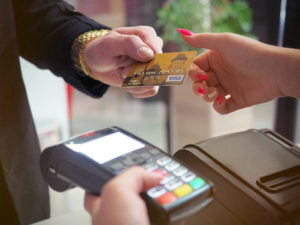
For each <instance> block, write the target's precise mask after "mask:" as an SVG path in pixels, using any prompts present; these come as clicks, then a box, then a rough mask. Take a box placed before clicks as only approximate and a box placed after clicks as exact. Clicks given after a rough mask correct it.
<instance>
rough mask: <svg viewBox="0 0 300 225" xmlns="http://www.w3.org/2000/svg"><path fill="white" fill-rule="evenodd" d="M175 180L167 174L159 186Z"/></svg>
mask: <svg viewBox="0 0 300 225" xmlns="http://www.w3.org/2000/svg"><path fill="white" fill-rule="evenodd" d="M174 178H175V176H174V175H171V174H168V176H167V177H165V178H164V179H162V180H161V182H160V183H161V184H166V183H168V182H169V181H171V180H173V179H174Z"/></svg>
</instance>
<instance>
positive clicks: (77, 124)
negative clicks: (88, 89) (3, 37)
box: [21, 0, 300, 217]
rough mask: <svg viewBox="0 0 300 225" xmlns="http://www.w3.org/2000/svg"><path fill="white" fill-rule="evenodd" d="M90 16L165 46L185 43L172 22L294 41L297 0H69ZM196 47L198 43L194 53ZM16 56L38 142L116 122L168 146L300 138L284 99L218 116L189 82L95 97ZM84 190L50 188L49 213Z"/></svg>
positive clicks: (69, 207) (292, 108)
mask: <svg viewBox="0 0 300 225" xmlns="http://www.w3.org/2000/svg"><path fill="white" fill-rule="evenodd" d="M68 2H69V3H71V4H72V5H74V7H75V8H76V9H77V10H78V11H80V12H82V13H84V14H85V15H87V16H89V17H91V18H93V19H95V20H96V21H98V22H100V23H102V24H105V25H108V26H110V27H112V28H115V27H121V26H137V25H149V26H153V27H154V28H155V29H156V31H157V33H158V34H159V35H160V36H161V37H162V38H163V40H164V52H172V51H184V50H188V49H190V47H188V46H186V45H185V44H184V43H183V42H182V41H181V38H180V37H181V36H180V34H179V33H177V31H176V28H186V29H189V30H192V31H193V32H205V31H213V32H234V33H239V34H242V35H245V36H249V37H252V38H256V39H258V40H260V41H263V42H265V43H269V44H273V45H281V46H287V47H294V48H299V47H300V31H299V27H300V18H299V16H300V14H299V12H300V4H299V3H300V2H299V0H287V1H285V0H282V1H281V0H262V1H255V0H236V1H233V0H232V1H231V0H151V1H149V0H68ZM200 51H203V50H198V52H200ZM21 60H22V70H23V75H24V81H25V85H26V88H27V93H28V96H29V101H30V105H31V110H32V113H33V115H34V120H35V124H36V127H37V131H38V134H39V138H40V143H41V148H42V149H44V148H45V147H47V146H49V145H52V144H56V143H57V142H59V141H61V140H63V139H67V138H69V137H71V136H73V135H77V134H80V133H84V132H87V131H90V130H97V129H102V128H106V127H109V126H113V125H114V126H119V127H122V128H124V129H127V130H128V131H131V132H132V133H134V134H136V135H138V136H140V137H141V138H143V139H145V140H147V141H149V142H150V143H152V144H154V145H156V146H158V147H160V148H161V149H163V150H165V151H167V152H170V153H174V152H176V151H177V150H179V149H180V148H182V147H183V146H184V145H186V144H190V143H195V142H198V141H201V140H204V139H207V138H211V137H215V136H218V135H222V134H227V133H232V132H238V131H244V130H247V129H251V128H255V129H261V128H269V129H272V130H276V131H277V132H279V133H280V134H282V135H283V136H285V137H287V138H289V139H290V140H292V141H294V142H297V143H300V137H299V136H300V119H299V114H300V113H299V112H300V104H297V103H298V102H297V100H295V99H293V98H283V99H280V100H276V101H272V102H269V103H265V104H261V105H258V106H254V107H251V108H246V109H243V110H239V111H237V112H234V113H231V114H230V115H219V114H217V113H216V112H214V110H213V108H212V106H211V105H210V104H207V103H205V102H203V101H202V99H201V97H197V96H196V95H194V94H193V92H192V89H191V84H192V83H191V81H190V80H189V79H186V80H185V82H184V84H183V85H181V86H176V87H161V88H160V92H159V94H158V95H157V96H155V97H152V98H149V99H134V98H132V97H130V96H129V95H128V94H127V93H126V92H125V91H124V90H122V88H115V87H111V88H110V89H109V90H108V92H107V93H106V94H105V96H104V97H103V98H101V99H92V98H90V97H88V96H86V95H84V94H82V93H80V92H78V91H77V90H74V89H73V88H71V87H70V86H68V85H67V84H66V83H64V82H63V80H61V79H60V78H57V77H55V76H53V74H51V73H50V72H49V71H45V70H39V69H37V68H36V67H34V66H33V65H31V64H29V63H28V62H26V61H25V60H23V59H21ZM82 200H83V191H82V190H80V189H78V188H76V189H74V190H71V191H68V192H66V193H55V192H53V191H51V216H53V217H55V216H59V215H64V214H66V213H69V212H72V211H76V210H80V209H82V208H83V204H82Z"/></svg>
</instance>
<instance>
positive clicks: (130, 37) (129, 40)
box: [124, 35, 139, 45]
mask: <svg viewBox="0 0 300 225" xmlns="http://www.w3.org/2000/svg"><path fill="white" fill-rule="evenodd" d="M124 41H125V44H126V45H135V44H136V43H137V42H139V38H138V37H137V36H136V35H128V36H126V37H125V39H124Z"/></svg>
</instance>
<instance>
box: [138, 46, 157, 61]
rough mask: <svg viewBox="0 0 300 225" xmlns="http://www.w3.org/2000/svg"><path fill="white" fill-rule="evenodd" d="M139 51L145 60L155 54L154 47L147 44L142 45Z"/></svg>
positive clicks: (139, 54)
mask: <svg viewBox="0 0 300 225" xmlns="http://www.w3.org/2000/svg"><path fill="white" fill-rule="evenodd" d="M137 53H138V56H139V57H141V59H143V60H151V59H152V58H153V56H154V52H153V51H152V49H151V48H148V47H146V46H142V47H140V48H139V49H138V52H137Z"/></svg>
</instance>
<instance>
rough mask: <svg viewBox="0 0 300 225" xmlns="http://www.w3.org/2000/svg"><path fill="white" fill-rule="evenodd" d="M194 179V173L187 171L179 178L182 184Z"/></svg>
mask: <svg viewBox="0 0 300 225" xmlns="http://www.w3.org/2000/svg"><path fill="white" fill-rule="evenodd" d="M195 177H196V175H195V174H194V173H192V172H190V171H189V172H187V173H185V174H183V175H182V176H181V179H182V180H183V181H184V182H186V183H188V182H190V181H191V180H193V179H194V178H195Z"/></svg>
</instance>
